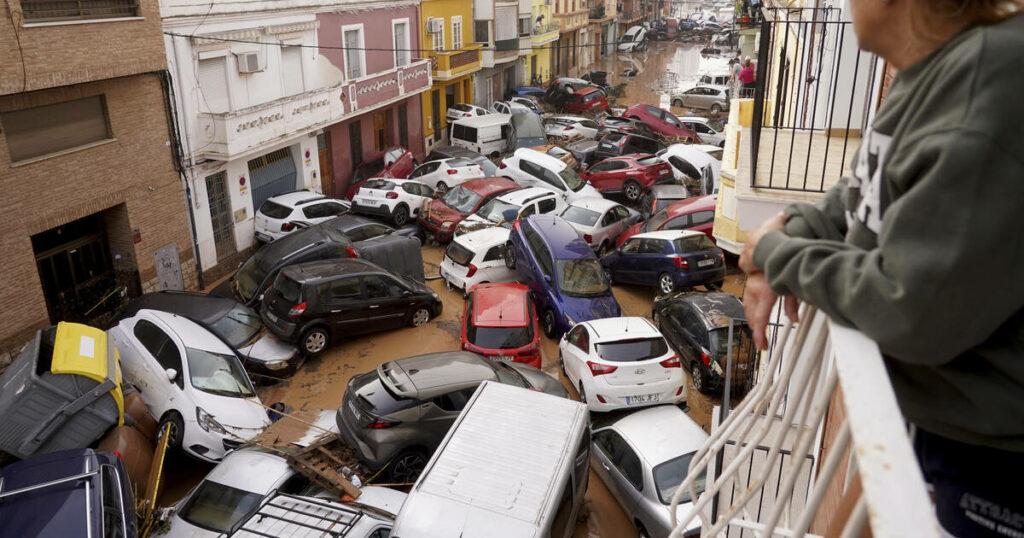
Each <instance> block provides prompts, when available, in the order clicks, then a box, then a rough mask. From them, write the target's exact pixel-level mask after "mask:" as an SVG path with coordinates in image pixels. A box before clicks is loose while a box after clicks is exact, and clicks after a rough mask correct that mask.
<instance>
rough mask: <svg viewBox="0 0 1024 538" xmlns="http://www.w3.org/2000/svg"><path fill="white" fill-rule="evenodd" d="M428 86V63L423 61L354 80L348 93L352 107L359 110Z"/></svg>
mask: <svg viewBox="0 0 1024 538" xmlns="http://www.w3.org/2000/svg"><path fill="white" fill-rule="evenodd" d="M428 86H430V63H429V62H426V61H423V62H417V63H414V64H412V65H408V66H403V67H400V68H398V69H394V70H389V71H387V72H385V73H381V74H379V75H377V76H372V77H368V78H366V79H365V80H360V81H358V82H355V83H354V84H352V86H351V87H350V88H349V92H348V93H349V95H350V96H352V97H354V99H353V105H354V108H355V109H356V110H359V109H364V108H369V107H372V106H374V105H376V104H378V103H381V102H384V101H387V100H389V99H393V98H395V97H399V96H402V95H405V94H407V93H411V92H415V91H417V90H420V89H423V88H426V87H428Z"/></svg>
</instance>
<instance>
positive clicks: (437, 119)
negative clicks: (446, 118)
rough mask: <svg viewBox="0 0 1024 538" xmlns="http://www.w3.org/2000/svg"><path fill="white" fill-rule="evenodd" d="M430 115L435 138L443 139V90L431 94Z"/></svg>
mask: <svg viewBox="0 0 1024 538" xmlns="http://www.w3.org/2000/svg"><path fill="white" fill-rule="evenodd" d="M430 94H431V95H430V115H431V124H432V125H431V128H432V129H434V138H435V139H437V140H440V139H441V90H434V91H432V92H430Z"/></svg>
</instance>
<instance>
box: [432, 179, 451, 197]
mask: <svg viewBox="0 0 1024 538" xmlns="http://www.w3.org/2000/svg"><path fill="white" fill-rule="evenodd" d="M434 192H435V193H437V197H438V198H440V197H442V196H444V193H446V192H448V184H447V183H445V182H444V181H438V182H437V185H436V186H434Z"/></svg>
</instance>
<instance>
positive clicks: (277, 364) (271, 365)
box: [266, 361, 288, 370]
mask: <svg viewBox="0 0 1024 538" xmlns="http://www.w3.org/2000/svg"><path fill="white" fill-rule="evenodd" d="M266 366H267V370H283V369H285V368H287V367H288V361H270V362H268V363H266Z"/></svg>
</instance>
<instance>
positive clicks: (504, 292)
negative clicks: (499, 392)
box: [462, 283, 541, 369]
mask: <svg viewBox="0 0 1024 538" xmlns="http://www.w3.org/2000/svg"><path fill="white" fill-rule="evenodd" d="M462 349H463V350H465V351H472V352H473V353H478V354H480V355H483V356H484V357H487V358H489V359H493V360H498V361H505V362H518V363H522V364H528V365H530V366H533V367H534V368H538V369H539V368H540V367H541V357H540V327H539V326H538V324H537V312H536V310H535V309H534V306H533V300H532V299H531V298H530V290H529V288H527V287H526V286H524V285H522V284H518V283H488V284H477V285H475V286H473V287H471V288H469V293H468V295H467V296H466V306H465V309H464V310H463V313H462Z"/></svg>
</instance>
